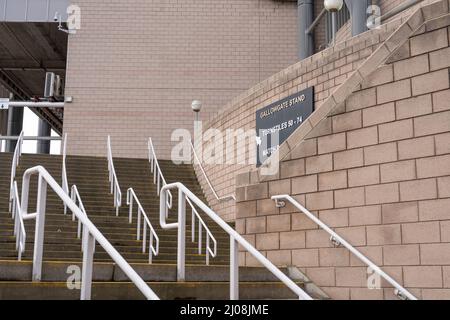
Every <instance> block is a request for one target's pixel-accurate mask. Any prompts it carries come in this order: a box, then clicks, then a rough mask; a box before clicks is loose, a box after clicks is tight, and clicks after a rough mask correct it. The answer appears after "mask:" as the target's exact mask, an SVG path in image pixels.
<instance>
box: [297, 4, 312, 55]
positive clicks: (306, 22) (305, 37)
mask: <svg viewBox="0 0 450 320" xmlns="http://www.w3.org/2000/svg"><path fill="white" fill-rule="evenodd" d="M297 4H298V30H299V58H300V60H303V59H306V58H308V57H309V56H312V55H313V54H314V34H313V33H308V29H309V27H310V26H311V25H312V24H313V22H314V0H298V3H297Z"/></svg>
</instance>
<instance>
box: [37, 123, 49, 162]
mask: <svg viewBox="0 0 450 320" xmlns="http://www.w3.org/2000/svg"><path fill="white" fill-rule="evenodd" d="M51 133H52V129H51V127H50V125H49V124H48V122H47V121H45V120H42V119H39V125H38V136H39V137H50V136H51ZM36 153H38V154H50V141H49V140H38V142H37V144H36Z"/></svg>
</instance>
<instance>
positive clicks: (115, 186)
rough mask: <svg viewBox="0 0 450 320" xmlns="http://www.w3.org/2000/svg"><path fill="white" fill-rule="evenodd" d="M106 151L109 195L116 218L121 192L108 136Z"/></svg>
mask: <svg viewBox="0 0 450 320" xmlns="http://www.w3.org/2000/svg"><path fill="white" fill-rule="evenodd" d="M107 149H108V150H107V153H108V154H107V156H108V171H109V182H110V184H111V194H113V195H114V208H116V216H118V215H119V209H120V207H121V206H122V191H121V190H120V186H119V181H118V180H117V174H116V169H115V168H114V161H113V156H112V149H111V137H110V136H108V141H107Z"/></svg>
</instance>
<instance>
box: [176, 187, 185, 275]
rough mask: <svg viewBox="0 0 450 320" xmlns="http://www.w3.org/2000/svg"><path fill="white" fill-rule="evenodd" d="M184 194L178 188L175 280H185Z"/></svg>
mask: <svg viewBox="0 0 450 320" xmlns="http://www.w3.org/2000/svg"><path fill="white" fill-rule="evenodd" d="M185 235H186V195H185V194H184V192H183V191H182V190H181V189H180V190H179V192H178V252H177V281H185V258H186V242H185V241H186V236H185Z"/></svg>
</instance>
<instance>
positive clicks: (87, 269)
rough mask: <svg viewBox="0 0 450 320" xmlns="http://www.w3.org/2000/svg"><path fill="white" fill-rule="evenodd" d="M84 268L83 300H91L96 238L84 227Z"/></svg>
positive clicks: (82, 282) (82, 278) (82, 274)
mask: <svg viewBox="0 0 450 320" xmlns="http://www.w3.org/2000/svg"><path fill="white" fill-rule="evenodd" d="M83 233H84V234H85V236H84V237H83V267H82V268H83V269H82V271H81V293H80V299H81V300H91V289H92V271H93V264H94V249H95V238H94V237H93V236H92V235H91V234H90V233H89V231H88V230H86V227H84V228H83Z"/></svg>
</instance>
